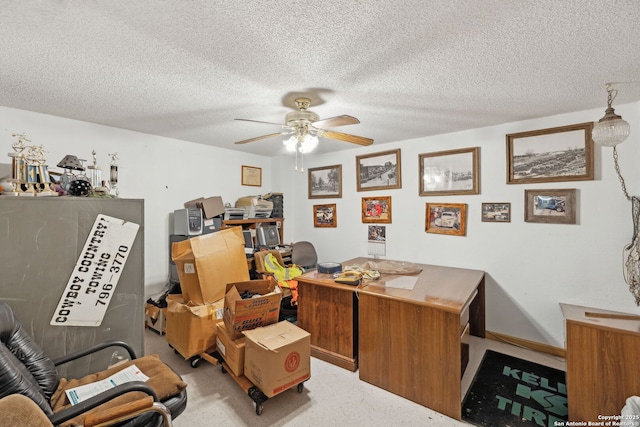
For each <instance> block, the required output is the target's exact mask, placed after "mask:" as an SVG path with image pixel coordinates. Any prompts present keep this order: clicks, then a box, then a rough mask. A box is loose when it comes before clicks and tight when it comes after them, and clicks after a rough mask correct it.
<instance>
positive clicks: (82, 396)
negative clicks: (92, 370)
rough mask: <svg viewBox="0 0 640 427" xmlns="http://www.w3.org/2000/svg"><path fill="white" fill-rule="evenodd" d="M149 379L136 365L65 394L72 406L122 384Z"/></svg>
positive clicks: (67, 391) (66, 391)
mask: <svg viewBox="0 0 640 427" xmlns="http://www.w3.org/2000/svg"><path fill="white" fill-rule="evenodd" d="M148 379H149V377H148V376H146V375H145V374H143V373H142V371H141V370H140V369H138V367H137V366H136V365H131V366H129V367H127V368H125V369H123V370H121V371H120V372H116V373H115V374H113V375H111V376H110V377H109V378H105V379H104V380H100V381H96V382H94V383H91V384H85V385H81V386H78V387H74V388H72V389H69V390H65V393H66V394H67V398H69V402H71V404H72V405H75V404H77V403H80V402H82V401H84V400H87V399H89V398H90V397H93V396H95V395H98V394H100V393H102V392H103V391H106V390H109V389H111V388H114V387H115V386H118V385H120V384H124V383H128V382H131V381H143V382H144V381H147V380H148Z"/></svg>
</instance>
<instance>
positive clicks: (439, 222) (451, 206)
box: [425, 203, 467, 236]
mask: <svg viewBox="0 0 640 427" xmlns="http://www.w3.org/2000/svg"><path fill="white" fill-rule="evenodd" d="M466 224H467V205H466V204H465V203H427V212H426V215H425V231H426V232H427V233H435V234H450V235H453V236H464V235H465V234H466V232H467V225H466Z"/></svg>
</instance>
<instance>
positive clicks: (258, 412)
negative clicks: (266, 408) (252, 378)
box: [256, 402, 263, 415]
mask: <svg viewBox="0 0 640 427" xmlns="http://www.w3.org/2000/svg"><path fill="white" fill-rule="evenodd" d="M262 409H263V408H262V402H256V415H262Z"/></svg>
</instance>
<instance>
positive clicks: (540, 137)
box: [507, 122, 594, 184]
mask: <svg viewBox="0 0 640 427" xmlns="http://www.w3.org/2000/svg"><path fill="white" fill-rule="evenodd" d="M592 129H593V122H588V123H579V124H575V125H569V126H562V127H556V128H549V129H541V130H534V131H529V132H520V133H512V134H508V135H507V184H528V183H532V182H561V181H586V180H592V179H594V167H593V141H592V139H591V130H592Z"/></svg>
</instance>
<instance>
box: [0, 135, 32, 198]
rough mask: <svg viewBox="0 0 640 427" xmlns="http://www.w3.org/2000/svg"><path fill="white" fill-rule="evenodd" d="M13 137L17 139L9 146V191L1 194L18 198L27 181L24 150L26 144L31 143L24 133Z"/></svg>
mask: <svg viewBox="0 0 640 427" xmlns="http://www.w3.org/2000/svg"><path fill="white" fill-rule="evenodd" d="M12 136H13V137H16V138H18V140H17V141H16V142H14V143H13V144H11V148H13V153H9V157H11V180H10V182H11V186H12V189H11V191H5V192H4V193H2V194H3V195H5V196H20V195H21V194H22V193H23V190H22V184H24V183H26V181H27V163H26V158H25V153H24V150H25V149H26V148H27V146H26V145H25V144H24V143H25V141H26V142H31V141H29V140H28V139H27V136H26V135H25V134H24V133H14V134H13V135H12Z"/></svg>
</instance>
